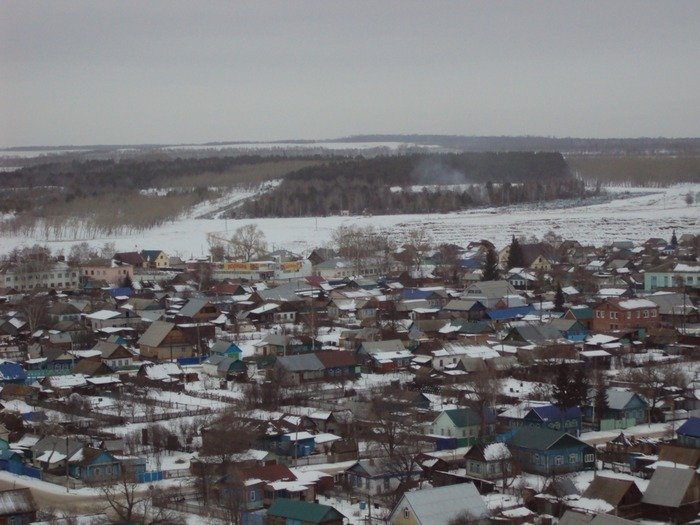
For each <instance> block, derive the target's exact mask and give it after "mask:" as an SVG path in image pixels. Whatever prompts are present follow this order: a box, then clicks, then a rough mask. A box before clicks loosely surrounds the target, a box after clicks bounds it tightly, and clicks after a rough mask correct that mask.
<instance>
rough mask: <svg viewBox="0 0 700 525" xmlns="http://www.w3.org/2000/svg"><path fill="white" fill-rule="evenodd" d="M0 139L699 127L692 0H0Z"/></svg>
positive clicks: (582, 132)
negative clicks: (511, 0)
mask: <svg viewBox="0 0 700 525" xmlns="http://www.w3.org/2000/svg"><path fill="white" fill-rule="evenodd" d="M0 119H1V124H0V146H16V145H32V144H42V145H56V144H95V143H110V144H114V143H122V144H123V143H132V144H133V143H145V142H151V143H153V142H158V143H174V142H175V143H177V142H204V141H213V140H276V139H289V138H306V139H316V138H333V137H339V136H344V135H351V134H360V133H446V134H465V135H492V134H495V135H523V134H529V135H555V136H586V137H614V136H626V137H635V136H670V137H679V136H698V135H700V1H696V0H689V1H682V0H673V1H668V2H664V1H660V0H654V1H610V0H604V1H577V2H569V1H564V0H557V1H551V2H544V1H524V0H518V1H513V2H506V1H503V2H499V1H493V0H485V1H483V2H469V1H452V2H449V1H447V2H446V1H437V0H423V1H415V2H414V1H409V0H402V1H388V0H387V1H383V0H375V1H371V2H370V1H360V0H346V1H343V2H339V1H338V2H336V1H329V0H320V1H292V0H288V1H279V2H266V1H260V0H251V1H250V2H243V1H240V0H229V1H222V2H215V1H211V2H204V1H197V2H195V1H192V2H181V1H172V0H168V1H160V0H148V1H144V0H139V1H133V2H132V1H118V2H117V1H113V2H107V1H101V0H100V1H72V2H63V1H60V0H51V1H48V2H47V1H41V2H34V1H29V0H19V1H7V0H0Z"/></svg>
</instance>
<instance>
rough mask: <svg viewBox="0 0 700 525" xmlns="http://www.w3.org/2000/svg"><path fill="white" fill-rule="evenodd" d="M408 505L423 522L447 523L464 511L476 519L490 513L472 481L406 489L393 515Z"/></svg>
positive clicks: (417, 518)
mask: <svg viewBox="0 0 700 525" xmlns="http://www.w3.org/2000/svg"><path fill="white" fill-rule="evenodd" d="M406 505H408V506H409V507H410V508H411V510H412V511H413V515H414V516H415V517H416V521H417V522H418V523H420V524H421V525H445V524H446V523H448V522H449V521H450V520H451V519H452V518H454V517H456V516H458V515H459V514H460V513H462V512H464V511H467V512H469V513H470V514H471V515H472V516H473V517H475V518H484V517H486V516H488V515H489V511H488V508H487V507H486V502H485V501H484V499H483V498H482V497H481V495H480V494H479V492H478V491H477V490H476V488H475V487H474V484H473V483H460V484H458V485H448V486H446V487H437V488H432V489H423V490H416V491H413V492H406V493H405V494H404V496H403V498H402V499H401V500H400V501H399V503H398V504H397V506H396V507H395V508H394V511H393V512H392V514H394V513H396V512H402V509H403V508H404V507H405V506H406Z"/></svg>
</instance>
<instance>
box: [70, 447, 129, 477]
mask: <svg viewBox="0 0 700 525" xmlns="http://www.w3.org/2000/svg"><path fill="white" fill-rule="evenodd" d="M68 474H69V475H70V476H72V477H74V478H78V479H80V480H83V481H98V480H103V479H110V478H117V477H119V475H120V474H121V462H120V461H119V460H118V459H117V458H115V457H114V456H113V455H112V454H110V453H109V452H108V451H106V450H102V449H99V448H92V447H88V446H85V447H83V448H81V449H80V450H78V452H76V453H75V454H73V455H72V456H71V457H70V458H69V459H68Z"/></svg>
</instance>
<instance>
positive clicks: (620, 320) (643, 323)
mask: <svg viewBox="0 0 700 525" xmlns="http://www.w3.org/2000/svg"><path fill="white" fill-rule="evenodd" d="M660 321H661V318H660V317H659V306H658V305H657V304H656V303H654V302H652V301H649V300H648V299H607V300H605V301H603V302H602V303H599V304H597V305H596V306H595V307H594V308H593V323H592V325H593V326H592V329H593V331H594V332H608V331H626V330H638V329H640V328H643V329H646V330H649V329H650V328H658V326H659V324H660Z"/></svg>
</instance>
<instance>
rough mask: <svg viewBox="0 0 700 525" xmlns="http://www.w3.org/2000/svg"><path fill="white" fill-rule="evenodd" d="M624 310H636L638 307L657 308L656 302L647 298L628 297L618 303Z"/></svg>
mask: <svg viewBox="0 0 700 525" xmlns="http://www.w3.org/2000/svg"><path fill="white" fill-rule="evenodd" d="M618 305H619V306H620V308H624V309H625V310H637V309H639V308H657V304H656V303H655V302H653V301H650V300H649V299H628V300H626V301H620V302H619V303H618Z"/></svg>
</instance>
